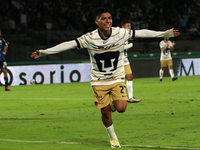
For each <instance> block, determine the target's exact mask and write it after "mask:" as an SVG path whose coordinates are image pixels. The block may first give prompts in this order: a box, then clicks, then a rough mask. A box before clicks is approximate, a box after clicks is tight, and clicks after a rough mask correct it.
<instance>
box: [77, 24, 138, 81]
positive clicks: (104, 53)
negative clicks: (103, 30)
mask: <svg viewBox="0 0 200 150" xmlns="http://www.w3.org/2000/svg"><path fill="white" fill-rule="evenodd" d="M134 35H135V31H133V30H128V29H124V28H119V27H112V28H111V35H110V37H109V38H107V39H105V40H104V39H102V37H101V36H100V33H99V31H98V29H97V30H94V31H92V32H89V33H87V34H84V35H82V36H81V37H79V38H77V40H76V42H77V45H78V48H87V49H88V52H89V56H90V61H91V64H92V69H91V85H110V84H113V83H117V82H124V80H125V73H124V60H123V55H124V43H125V42H126V41H127V40H128V39H130V38H134V37H133V36H134Z"/></svg>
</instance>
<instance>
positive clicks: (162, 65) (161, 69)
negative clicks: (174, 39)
mask: <svg viewBox="0 0 200 150" xmlns="http://www.w3.org/2000/svg"><path fill="white" fill-rule="evenodd" d="M160 65H161V67H160V70H159V76H160V82H162V78H163V75H164V69H165V67H166V61H164V60H161V61H160Z"/></svg>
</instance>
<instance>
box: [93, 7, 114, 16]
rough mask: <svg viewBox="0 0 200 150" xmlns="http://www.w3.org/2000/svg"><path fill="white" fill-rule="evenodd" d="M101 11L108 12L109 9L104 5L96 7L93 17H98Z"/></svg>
mask: <svg viewBox="0 0 200 150" xmlns="http://www.w3.org/2000/svg"><path fill="white" fill-rule="evenodd" d="M102 13H110V14H111V12H110V10H109V9H108V8H106V7H100V8H97V9H96V11H95V17H96V18H98V17H100V16H101V14H102Z"/></svg>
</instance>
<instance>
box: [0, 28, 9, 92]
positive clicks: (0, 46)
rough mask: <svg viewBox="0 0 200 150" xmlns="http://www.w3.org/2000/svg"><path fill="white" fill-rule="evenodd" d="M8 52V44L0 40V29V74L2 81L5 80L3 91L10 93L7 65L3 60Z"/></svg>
mask: <svg viewBox="0 0 200 150" xmlns="http://www.w3.org/2000/svg"><path fill="white" fill-rule="evenodd" d="M7 50H8V44H7V43H6V41H5V40H4V39H3V38H1V29H0V68H1V72H3V74H4V80H5V91H10V89H9V88H8V74H7V63H6V59H5V57H4V56H5V55H6V53H7Z"/></svg>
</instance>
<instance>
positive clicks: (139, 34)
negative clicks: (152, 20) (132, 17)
mask: <svg viewBox="0 0 200 150" xmlns="http://www.w3.org/2000/svg"><path fill="white" fill-rule="evenodd" d="M179 35H180V32H179V30H174V28H172V29H170V30H167V31H153V30H146V29H143V30H135V38H159V37H167V38H170V37H177V36H179Z"/></svg>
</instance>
